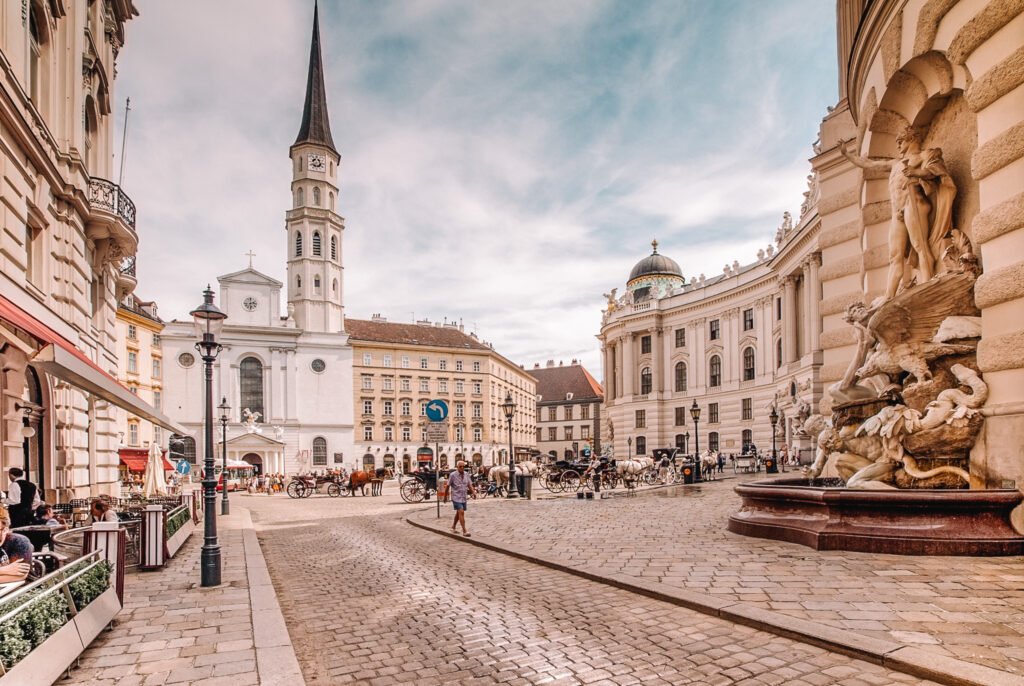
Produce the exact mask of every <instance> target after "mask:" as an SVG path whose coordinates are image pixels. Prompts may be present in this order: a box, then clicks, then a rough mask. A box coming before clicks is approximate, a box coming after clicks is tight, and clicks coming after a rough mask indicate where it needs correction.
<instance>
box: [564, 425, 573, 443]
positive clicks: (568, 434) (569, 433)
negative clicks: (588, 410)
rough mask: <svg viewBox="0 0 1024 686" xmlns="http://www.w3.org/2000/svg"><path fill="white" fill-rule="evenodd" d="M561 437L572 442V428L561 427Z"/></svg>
mask: <svg viewBox="0 0 1024 686" xmlns="http://www.w3.org/2000/svg"><path fill="white" fill-rule="evenodd" d="M562 435H563V436H565V439H564V440H566V441H571V440H572V427H571V426H565V427H562Z"/></svg>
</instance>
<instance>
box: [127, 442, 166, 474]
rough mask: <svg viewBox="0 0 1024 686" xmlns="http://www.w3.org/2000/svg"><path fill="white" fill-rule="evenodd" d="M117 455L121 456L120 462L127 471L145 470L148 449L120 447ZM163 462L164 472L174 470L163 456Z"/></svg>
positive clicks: (141, 471) (140, 471) (139, 471)
mask: <svg viewBox="0 0 1024 686" xmlns="http://www.w3.org/2000/svg"><path fill="white" fill-rule="evenodd" d="M118 456H119V457H120V458H121V464H123V465H124V466H125V467H127V468H128V471H129V472H138V473H139V474H141V473H143V472H145V471H146V463H147V462H148V461H149V451H147V450H145V449H144V448H143V449H133V448H121V450H120V451H119V452H118ZM163 462H164V471H165V472H170V471H173V470H174V466H173V465H171V463H170V462H168V461H167V458H166V457H164V458H163Z"/></svg>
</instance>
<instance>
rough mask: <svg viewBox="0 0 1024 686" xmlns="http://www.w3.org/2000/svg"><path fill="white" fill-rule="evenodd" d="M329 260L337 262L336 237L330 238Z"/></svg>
mask: <svg viewBox="0 0 1024 686" xmlns="http://www.w3.org/2000/svg"><path fill="white" fill-rule="evenodd" d="M331 259H332V260H334V261H337V260H338V237H337V236H331Z"/></svg>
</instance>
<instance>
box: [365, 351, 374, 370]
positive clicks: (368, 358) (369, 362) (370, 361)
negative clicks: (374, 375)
mask: <svg viewBox="0 0 1024 686" xmlns="http://www.w3.org/2000/svg"><path fill="white" fill-rule="evenodd" d="M372 364H373V355H371V354H370V353H363V366H364V367H369V366H370V365H372Z"/></svg>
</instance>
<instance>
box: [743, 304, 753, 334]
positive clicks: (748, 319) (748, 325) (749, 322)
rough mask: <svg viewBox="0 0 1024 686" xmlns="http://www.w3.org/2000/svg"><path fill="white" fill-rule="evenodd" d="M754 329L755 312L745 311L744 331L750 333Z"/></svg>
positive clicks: (751, 310)
mask: <svg viewBox="0 0 1024 686" xmlns="http://www.w3.org/2000/svg"><path fill="white" fill-rule="evenodd" d="M753 328H754V310H753V308H751V309H749V310H743V330H744V331H750V330H752V329H753Z"/></svg>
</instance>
